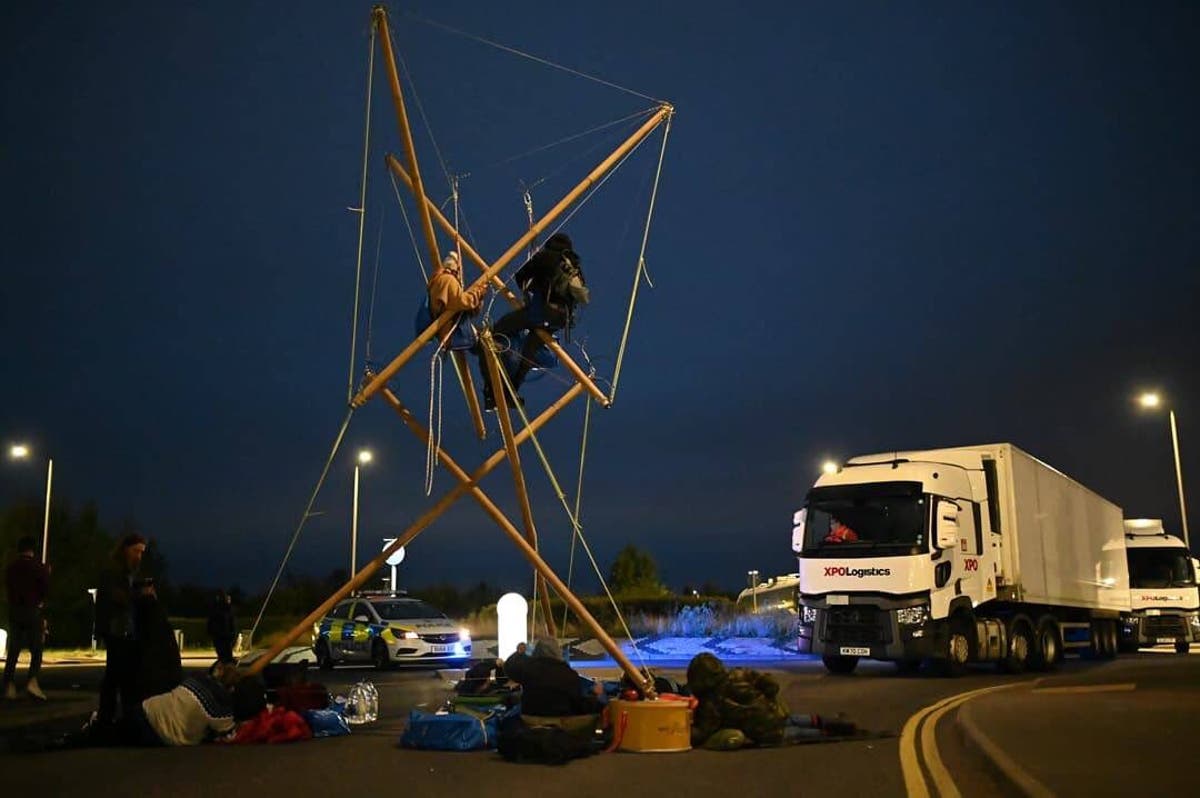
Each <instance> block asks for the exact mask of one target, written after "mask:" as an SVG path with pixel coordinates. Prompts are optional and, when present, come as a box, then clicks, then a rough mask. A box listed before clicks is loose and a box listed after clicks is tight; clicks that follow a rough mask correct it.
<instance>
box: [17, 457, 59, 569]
mask: <svg viewBox="0 0 1200 798" xmlns="http://www.w3.org/2000/svg"><path fill="white" fill-rule="evenodd" d="M32 455H33V451H32V450H31V449H30V448H29V447H28V446H27V445H25V444H23V443H14V444H12V445H11V446H9V447H8V456H9V459H12V460H28V459H29V458H30V457H31V456H32ZM53 486H54V458H50V459H49V461H48V463H47V465H46V514H45V517H44V518H43V520H42V565H45V564H46V554H47V553H48V552H49V549H50V489H51V488H52V487H53Z"/></svg>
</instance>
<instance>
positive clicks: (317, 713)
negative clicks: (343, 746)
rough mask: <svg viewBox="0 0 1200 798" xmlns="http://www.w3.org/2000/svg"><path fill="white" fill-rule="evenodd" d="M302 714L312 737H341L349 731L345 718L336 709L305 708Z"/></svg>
mask: <svg viewBox="0 0 1200 798" xmlns="http://www.w3.org/2000/svg"><path fill="white" fill-rule="evenodd" d="M302 714H303V715H304V720H305V721H306V722H307V723H308V726H309V728H311V729H312V733H313V737H341V736H342V735H344V734H349V733H350V727H349V726H347V725H346V719H345V718H343V717H342V714H341V713H340V712H338V711H337V710H336V709H306V710H304V712H303V713H302Z"/></svg>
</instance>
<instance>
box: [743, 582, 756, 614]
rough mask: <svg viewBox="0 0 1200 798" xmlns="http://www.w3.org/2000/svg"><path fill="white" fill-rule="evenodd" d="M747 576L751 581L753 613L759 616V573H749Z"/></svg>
mask: <svg viewBox="0 0 1200 798" xmlns="http://www.w3.org/2000/svg"><path fill="white" fill-rule="evenodd" d="M746 576H747V577H749V579H750V601H751V605H752V607H753V609H752V612H754V614H756V615H757V614H758V571H747V572H746Z"/></svg>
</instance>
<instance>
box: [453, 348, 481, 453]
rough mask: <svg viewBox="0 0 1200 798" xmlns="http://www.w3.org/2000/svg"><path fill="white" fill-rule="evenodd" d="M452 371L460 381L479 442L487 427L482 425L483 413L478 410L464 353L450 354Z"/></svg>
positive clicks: (476, 397) (472, 380)
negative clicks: (452, 361)
mask: <svg viewBox="0 0 1200 798" xmlns="http://www.w3.org/2000/svg"><path fill="white" fill-rule="evenodd" d="M450 356H451V357H452V358H453V360H454V369H455V370H456V371H457V372H458V378H459V379H460V380H461V381H462V389H463V393H464V394H465V395H466V397H467V411H468V412H469V413H470V414H471V423H472V424H474V425H475V435H476V436H477V437H478V438H479V440H483V439H484V438H486V437H487V427H485V426H484V425H483V413H482V412H481V411H480V409H479V397H478V396H476V395H475V380H474V379H473V378H472V377H471V367H470V366H469V365H468V364H467V353H466V352H452V353H451V354H450Z"/></svg>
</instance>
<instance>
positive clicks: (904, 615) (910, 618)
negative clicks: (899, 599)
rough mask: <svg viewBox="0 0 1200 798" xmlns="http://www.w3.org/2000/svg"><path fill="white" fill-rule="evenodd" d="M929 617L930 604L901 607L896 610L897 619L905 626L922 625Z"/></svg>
mask: <svg viewBox="0 0 1200 798" xmlns="http://www.w3.org/2000/svg"><path fill="white" fill-rule="evenodd" d="M928 619H929V606H928V605H926V604H920V605H918V606H916V607H901V608H900V609H898V610H896V621H897V622H898V623H900V624H901V625H903V626H920V625H921V624H923V623H925V621H927V620H928Z"/></svg>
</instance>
